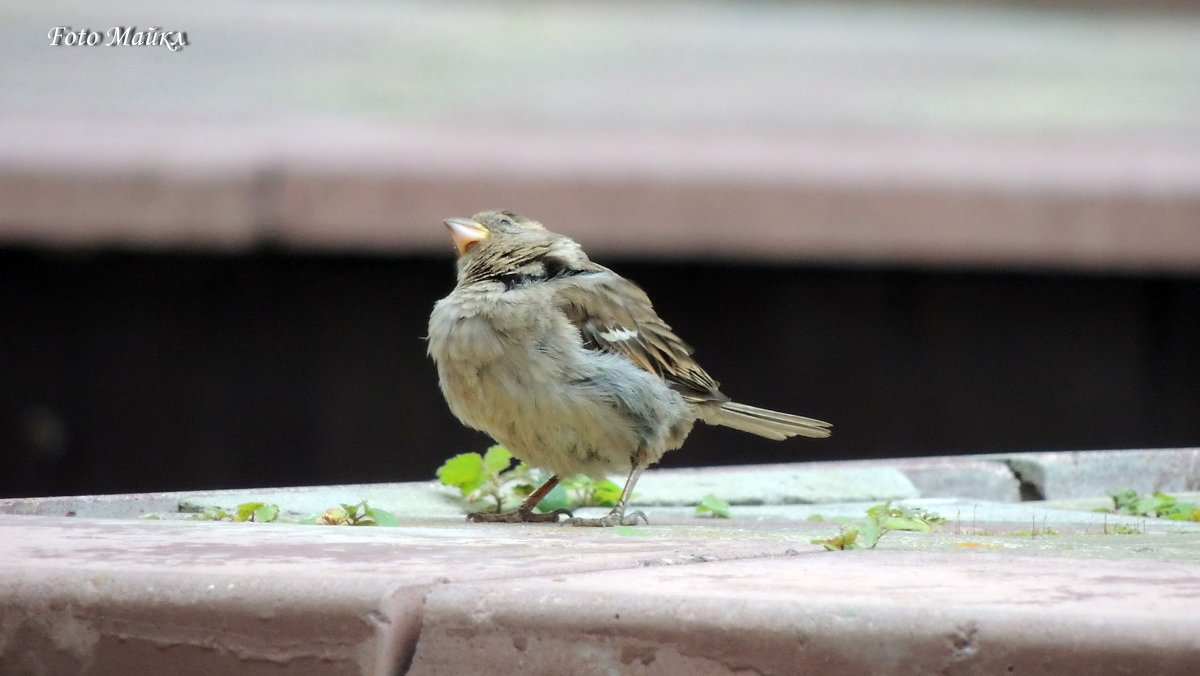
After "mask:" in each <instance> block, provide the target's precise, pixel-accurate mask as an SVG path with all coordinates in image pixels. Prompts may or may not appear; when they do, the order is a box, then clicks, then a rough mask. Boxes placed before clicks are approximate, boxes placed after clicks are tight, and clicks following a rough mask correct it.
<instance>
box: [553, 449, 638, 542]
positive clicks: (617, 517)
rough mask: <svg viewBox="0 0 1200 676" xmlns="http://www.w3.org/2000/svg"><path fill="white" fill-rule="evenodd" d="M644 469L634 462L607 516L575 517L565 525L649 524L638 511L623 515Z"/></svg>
mask: <svg viewBox="0 0 1200 676" xmlns="http://www.w3.org/2000/svg"><path fill="white" fill-rule="evenodd" d="M644 469H645V467H643V466H642V465H641V464H638V463H637V462H636V461H635V463H634V465H633V469H631V470H629V478H628V479H626V480H625V488H624V489H623V490H622V491H621V497H620V499H618V500H617V504H616V505H614V506H613V508H612V511H611V512H609V513H608V516H602V517H600V518H599V519H583V518H579V517H575V518H572V519H567V521H566V523H569V524H571V525H572V526H604V527H609V526H636V525H637V522H638V519H641V520H642V521H643V522H644V523H647V524H648V523H650V519H647V518H646V515H645V514H644V513H642V512H641V511H640V510H639V511H634V512H632V513H630V514H626V513H625V504H626V503H628V502H629V499H630V498H632V497H633V487H634V485H635V484H637V480H638V477H640V476H642V470H644Z"/></svg>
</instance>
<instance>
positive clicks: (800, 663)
mask: <svg viewBox="0 0 1200 676" xmlns="http://www.w3.org/2000/svg"><path fill="white" fill-rule="evenodd" d="M1197 572H1200V567H1198V566H1196V565H1178V564H1150V565H1146V566H1145V567H1139V569H1138V570H1137V571H1136V572H1135V571H1132V570H1130V569H1129V568H1128V567H1127V566H1125V565H1122V564H1118V563H1111V562H1093V563H1092V564H1089V565H1088V566H1087V567H1086V568H1082V569H1081V568H1080V567H1079V566H1078V563H1077V562H1076V561H1073V560H1070V559H1044V558H1043V559H1036V560H1031V559H1022V558H1019V557H1002V556H996V555H991V554H977V555H974V556H969V557H961V556H953V555H944V554H928V553H921V552H861V553H848V554H845V555H842V556H822V555H819V554H813V555H810V554H803V555H795V556H791V557H783V558H776V559H762V560H755V561H744V562H738V563H702V564H695V565H691V566H681V567H660V568H650V569H642V570H638V571H636V573H635V572H633V571H610V572H603V573H593V574H587V575H565V576H558V577H555V578H552V579H549V580H545V579H539V580H515V581H513V582H512V583H511V584H507V585H505V586H503V587H497V586H495V585H483V584H479V585H477V584H470V585H454V586H449V587H443V588H439V589H436V590H434V591H433V593H431V594H430V596H429V599H428V600H427V601H426V604H425V612H424V619H423V623H422V630H421V641H420V643H419V644H418V646H417V652H416V657H415V659H414V660H413V668H412V671H410V672H409V673H411V674H444V673H471V672H473V671H475V670H476V669H478V665H480V664H487V665H488V671H489V673H495V674H514V675H515V674H528V673H572V672H577V671H578V670H579V669H580V668H581V667H583V665H587V666H586V668H587V669H588V670H589V672H590V673H629V674H679V673H689V674H713V675H714V676H715V675H718V674H720V675H725V674H732V673H762V674H789V673H845V674H896V673H906V674H934V673H939V674H942V673H950V674H1004V673H1018V674H1046V675H1059V676H1062V675H1068V674H1087V675H1089V676H1090V675H1091V674H1098V673H1116V672H1123V671H1130V672H1152V673H1179V674H1182V673H1187V672H1188V671H1189V670H1190V669H1191V668H1193V667H1194V666H1195V664H1196V663H1197V661H1198V660H1200V638H1197V636H1200V618H1197V617H1195V615H1194V613H1193V611H1194V609H1195V608H1194V605H1195V604H1194V598H1195V596H1196V595H1197V594H1198V593H1200V579H1198V578H1197V577H1195V575H1196V573H1197Z"/></svg>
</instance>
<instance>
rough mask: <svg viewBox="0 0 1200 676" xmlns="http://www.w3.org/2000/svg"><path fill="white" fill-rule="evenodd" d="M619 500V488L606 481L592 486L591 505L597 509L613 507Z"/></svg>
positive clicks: (603, 480)
mask: <svg viewBox="0 0 1200 676" xmlns="http://www.w3.org/2000/svg"><path fill="white" fill-rule="evenodd" d="M620 499H621V487H620V486H618V485H616V484H615V483H613V482H611V481H609V480H608V479H601V480H599V481H596V482H595V483H593V484H592V504H593V505H595V506H597V507H615V506H616V504H617V500H620Z"/></svg>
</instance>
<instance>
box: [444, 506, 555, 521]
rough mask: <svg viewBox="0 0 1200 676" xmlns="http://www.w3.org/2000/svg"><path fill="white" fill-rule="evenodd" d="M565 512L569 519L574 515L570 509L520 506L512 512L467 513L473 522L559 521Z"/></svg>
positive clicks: (468, 518) (469, 519) (468, 519)
mask: <svg viewBox="0 0 1200 676" xmlns="http://www.w3.org/2000/svg"><path fill="white" fill-rule="evenodd" d="M564 514H565V515H566V516H567V518H568V519H570V518H571V517H573V516H574V514H572V513H571V510H569V509H554V510H551V511H549V512H535V511H533V510H532V509H520V508H518V509H514V510H512V511H511V512H471V513H470V514H468V515H467V521H471V522H473V523H558V517H560V516H562V515H564Z"/></svg>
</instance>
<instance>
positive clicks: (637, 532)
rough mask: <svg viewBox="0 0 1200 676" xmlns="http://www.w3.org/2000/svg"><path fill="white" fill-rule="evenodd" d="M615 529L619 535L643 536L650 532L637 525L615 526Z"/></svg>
mask: <svg viewBox="0 0 1200 676" xmlns="http://www.w3.org/2000/svg"><path fill="white" fill-rule="evenodd" d="M613 531H615V532H616V534H617V535H620V536H623V537H642V536H645V535H649V534H650V533H649V531H646V530H645V529H642V528H638V527H637V526H617V527H615V528H613Z"/></svg>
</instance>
